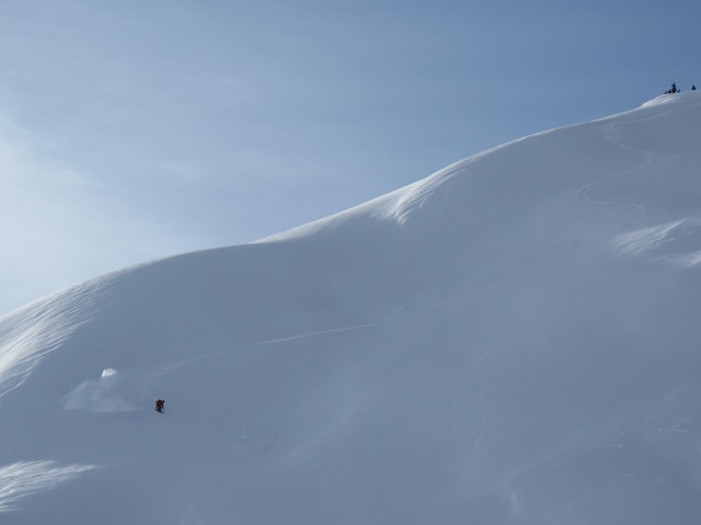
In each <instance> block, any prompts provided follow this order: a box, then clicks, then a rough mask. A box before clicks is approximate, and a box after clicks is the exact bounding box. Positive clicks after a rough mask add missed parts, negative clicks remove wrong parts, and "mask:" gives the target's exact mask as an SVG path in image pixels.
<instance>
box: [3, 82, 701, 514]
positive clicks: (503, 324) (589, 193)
mask: <svg viewBox="0 0 701 525" xmlns="http://www.w3.org/2000/svg"><path fill="white" fill-rule="evenodd" d="M700 124H701V97H699V96H698V95H697V94H696V93H682V94H680V95H666V96H665V97H662V98H659V99H657V100H655V101H652V102H651V103H648V104H646V105H644V106H643V107H641V108H638V109H636V110H632V111H627V112H624V113H621V114H618V115H614V116H612V117H608V118H605V119H600V120H597V121H595V122H590V123H586V124H580V125H575V126H570V127H567V128H562V129H557V130H551V131H547V132H543V133H539V134H537V135H533V136H530V137H526V138H523V139H521V140H517V141H514V142H511V143H509V144H505V145H503V146H499V147H497V148H494V149H493V150H490V151H487V152H484V153H482V154H480V155H476V156H474V157H471V158H470V159H466V160H464V161H461V162H458V163H455V164H453V165H451V166H449V167H447V168H445V169H443V170H440V171H438V172H436V173H435V174H433V175H431V176H430V177H427V178H426V179H424V180H422V181H418V182H415V183H413V184H411V185H409V186H407V187H405V188H401V189H398V190H396V191H394V192H392V193H390V194H388V195H385V196H382V197H378V198H377V199H375V200H373V201H371V202H368V203H365V204H363V205H361V206H358V207H355V208H353V209H351V210H347V211H345V212H341V213H338V214H336V215H334V216H332V217H328V218H326V219H321V220H319V221H316V222H314V223H312V224H309V225H305V226H301V227H298V228H295V229H293V230H290V231H289V232H284V233H281V234H278V235H275V236H272V237H270V238H267V239H263V240H261V241H260V242H258V243H254V244H251V245H246V246H237V247H231V248H222V249H216V250H210V251H204V252H198V253H191V254H185V255H180V256H176V257H172V258H169V259H165V260H162V261H155V262H151V263H148V264H144V265H141V266H138V267H134V268H129V269H127V270H124V271H121V272H118V273H115V274H112V275H111V276H109V277H108V278H106V279H98V280H96V281H93V282H89V283H86V284H84V285H81V286H80V287H76V288H74V289H72V290H68V291H66V292H63V293H61V294H58V295H56V296H54V297H53V298H50V299H48V300H44V301H39V302H37V303H35V304H33V305H30V306H29V307H27V308H26V309H24V310H21V311H18V312H15V313H13V314H11V315H9V316H6V317H5V318H2V319H0V349H1V350H0V351H1V352H2V353H0V364H1V365H2V366H0V387H2V390H1V391H0V393H2V394H3V395H2V397H0V430H1V432H0V465H7V467H6V468H7V469H9V470H8V471H7V472H9V473H13V472H14V473H15V474H13V475H14V476H15V477H14V478H12V479H14V480H20V479H34V476H36V479H44V480H45V481H44V482H41V483H39V482H37V483H35V484H33V485H32V486H33V487H34V488H32V489H31V490H30V489H27V490H25V491H23V492H22V494H23V497H22V498H21V499H19V498H14V499H12V500H11V507H12V509H13V510H12V511H11V512H5V513H4V514H3V515H2V517H3V520H2V523H3V524H4V523H10V524H11V525H29V524H32V525H34V524H39V523H71V524H77V525H83V524H91V525H92V524H94V523H100V524H102V525H105V524H108V525H112V524H114V525H117V524H124V523H149V524H150V525H159V524H163V525H166V524H167V525H171V524H173V523H183V524H185V523H193V524H194V523H198V524H215V525H218V524H221V523H261V524H270V525H274V524H290V523H304V524H305V525H322V524H323V525H326V524H329V523H334V524H356V523H383V524H384V523H401V524H402V525H424V524H426V523H435V524H440V525H448V524H465V523H470V524H471V523H475V524H480V525H491V524H499V525H503V524H505V523H508V524H509V525H535V524H538V525H540V524H543V523H553V524H577V523H596V524H598V525H620V524H621V523H635V524H636V525H657V524H659V523H692V522H694V521H695V520H696V519H697V517H698V516H699V515H701V498H699V493H698V485H699V479H701V456H699V454H698V444H699V443H701V423H700V422H701V409H700V408H699V407H701V387H700V386H699V380H698V378H699V377H701V361H700V360H699V359H698V342H699V341H701V325H700V324H699V322H698V319H697V317H698V305H699V297H701V280H700V279H699V274H698V273H697V272H698V270H699V262H701V255H700V254H701V235H700V234H699V232H701V229H700V228H699V225H701V204H700V203H701V177H699V167H701V135H699V133H698V132H697V130H698V129H699V126H700ZM159 398H162V399H165V400H166V404H165V411H164V413H163V414H158V413H156V412H155V411H154V410H153V403H154V402H155V400H156V399H159ZM36 458H43V461H41V462H39V461H37V460H36ZM81 465H82V466H86V465H97V466H99V467H100V468H95V469H93V470H90V471H89V472H88V471H81V470H80V469H81V468H87V467H75V466H81ZM61 468H65V469H68V470H70V469H72V468H74V469H76V470H74V471H71V473H70V475H69V476H67V477H65V478H61V480H62V482H61V483H60V484H58V483H53V482H50V480H52V479H58V478H59V477H60V476H55V475H53V474H51V473H52V472H54V473H56V472H58V471H59V470H60V469H61ZM56 469H59V470H56ZM21 472H25V473H27V474H26V475H23V476H24V477H22V476H20V474H19V473H21ZM66 472H68V471H66ZM41 476H44V477H43V478H42V477H41ZM5 479H10V477H9V475H6V477H5ZM63 481H66V482H65V483H63ZM35 488H36V489H37V490H34V489H35ZM39 488H40V489H41V490H39ZM2 489H3V486H2V484H1V482H0V494H2ZM49 489H51V490H49ZM6 493H7V492H6ZM6 501H8V502H9V501H10V500H9V499H8V500H6ZM6 506H7V504H6Z"/></svg>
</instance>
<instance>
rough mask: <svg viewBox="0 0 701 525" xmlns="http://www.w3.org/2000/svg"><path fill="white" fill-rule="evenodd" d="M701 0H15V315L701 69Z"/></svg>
mask: <svg viewBox="0 0 701 525" xmlns="http://www.w3.org/2000/svg"><path fill="white" fill-rule="evenodd" d="M699 20H701V3H699V2H698V1H697V0H694V1H687V0H682V1H677V2H674V3H665V2H659V1H656V2H652V1H644V0H643V1H640V0H635V1H632V0H631V1H624V2H616V1H612V0H607V1H587V2H581V1H580V2H566V1H529V2H524V1H522V0H514V1H501V2H500V1H489V2H485V1H481V2H473V1H462V2H460V1H441V0H430V1H429V0H424V1H412V0H401V1H399V0H389V1H382V0H372V1H369V0H368V1H365V0H356V1H351V0H310V1H297V0H286V1H282V0H279V1H265V0H257V1H238V0H231V1H223V0H222V1H213V0H210V1H208V0H191V1H184V0H168V1H144V0H139V1H129V0H121V1H119V2H107V1H100V0H85V1H82V0H76V1H68V0H66V1H59V0H51V1H48V0H47V1H31V2H29V1H26V0H2V1H1V2H0V51H1V53H2V54H1V56H2V68H1V69H0V178H1V179H0V180H1V181H2V186H1V190H2V191H1V192H0V205H2V220H1V221H0V234H1V235H2V241H3V242H2V244H0V246H1V247H0V250H1V251H0V255H1V257H0V294H1V295H0V314H2V313H5V312H7V311H9V310H11V309H13V308H15V307H17V306H20V305H22V304H24V303H26V302H29V301H31V300H33V299H36V298H38V297H40V296H42V295H45V294H47V293H51V292H53V291H56V290H57V289H59V288H62V287H65V286H67V285H70V284H74V283H77V282H81V281H83V280H85V279H87V278H90V277H93V276H96V275H99V274H101V273H105V272H108V271H111V270H115V269H119V268H121V267H123V266H126V265H129V264H133V263H138V262H143V261H144V260H148V259H152V258H157V257H163V256H167V255H172V254H175V253H180V252H184V251H192V250H197V249H203V248H210V247H216V246H223V245H231V244H240V243H245V242H249V241H253V240H255V239H258V238H261V237H264V236H266V235H269V234H272V233H275V232H278V231H282V230H285V229H288V228H290V227H293V226H296V225H299V224H302V223H305V222H308V221H310V220H313V219H317V218H320V217H323V216H326V215H329V214H331V213H334V212H337V211H340V210H342V209H345V208H348V207H350V206H352V205H355V204H359V203H361V202H363V201H365V200H368V199H370V198H372V197H375V196H378V195H380V194H383V193H386V192H388V191H390V190H393V189H396V188H398V187H400V186H403V185H405V184H408V183H410V182H413V181H415V180H418V179H420V178H423V177H425V176H427V175H429V174H430V173H432V172H433V171H435V170H437V169H440V168H442V167H444V166H446V165H448V164H450V163H452V162H454V161H457V160H460V159H462V158H464V157H467V156H469V155H471V154H473V153H477V152H479V151H481V150H483V149H485V148H488V147H492V146H495V145H498V144H500V143H503V142H506V141H508V140H511V139H515V138H518V137H521V136H523V135H527V134H530V133H533V132H537V131H542V130H544V129H547V128H552V127H556V126H561V125H566V124H572V123H577V122H581V121H586V120H592V119H595V118H599V117H603V116H605V115H608V114H611V113H615V112H619V111H623V110H626V109H630V108H633V107H635V106H638V105H640V104H641V103H643V102H645V101H646V100H648V99H650V98H653V97H654V96H656V95H658V94H660V93H661V92H662V91H664V90H665V89H666V88H667V86H668V85H669V83H670V82H672V81H676V82H677V84H678V85H679V86H680V87H681V88H682V89H684V90H686V89H688V88H689V86H690V85H691V82H696V83H698V84H699V85H700V87H701V71H700V68H699V64H700V61H699V49H700V47H701V46H700V44H701V42H700V38H699V34H700V33H699V30H698V26H699Z"/></svg>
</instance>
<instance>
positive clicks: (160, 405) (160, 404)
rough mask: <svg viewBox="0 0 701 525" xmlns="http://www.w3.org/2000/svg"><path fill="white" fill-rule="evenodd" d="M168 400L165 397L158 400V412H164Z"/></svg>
mask: <svg viewBox="0 0 701 525" xmlns="http://www.w3.org/2000/svg"><path fill="white" fill-rule="evenodd" d="M165 404H166V402H165V401H164V400H163V399H159V400H158V401H156V412H160V413H163V407H164V406H165Z"/></svg>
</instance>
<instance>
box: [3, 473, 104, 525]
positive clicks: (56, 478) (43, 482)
mask: <svg viewBox="0 0 701 525" xmlns="http://www.w3.org/2000/svg"><path fill="white" fill-rule="evenodd" d="M93 468H94V467H92V466H90V465H60V464H57V463H56V462H55V461H20V462H17V463H13V464H12V465H5V466H0V513H3V512H7V511H11V510H14V509H16V508H17V505H18V504H19V502H20V501H21V500H22V499H23V498H27V497H29V496H31V495H33V494H37V493H39V492H43V491H46V490H50V489H52V488H55V487H57V486H58V485H61V484H62V483H65V482H66V481H68V480H70V479H71V478H73V477H75V476H77V475H79V474H81V473H83V472H87V471H89V470H92V469H93ZM7 519H8V520H11V518H7Z"/></svg>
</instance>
